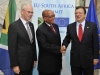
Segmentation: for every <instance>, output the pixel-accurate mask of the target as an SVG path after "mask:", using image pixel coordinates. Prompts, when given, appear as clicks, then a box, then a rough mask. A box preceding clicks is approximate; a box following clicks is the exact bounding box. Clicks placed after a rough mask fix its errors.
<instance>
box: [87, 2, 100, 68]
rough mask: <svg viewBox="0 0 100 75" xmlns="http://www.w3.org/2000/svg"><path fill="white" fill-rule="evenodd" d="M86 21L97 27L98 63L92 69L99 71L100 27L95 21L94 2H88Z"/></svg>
mask: <svg viewBox="0 0 100 75" xmlns="http://www.w3.org/2000/svg"><path fill="white" fill-rule="evenodd" d="M86 20H87V21H90V22H94V23H95V24H96V25H97V27H98V35H99V36H98V38H99V63H98V64H97V65H95V66H94V69H100V27H99V23H98V19H97V13H96V7H95V3H94V0H91V1H90V4H89V8H88V13H87V17H86Z"/></svg>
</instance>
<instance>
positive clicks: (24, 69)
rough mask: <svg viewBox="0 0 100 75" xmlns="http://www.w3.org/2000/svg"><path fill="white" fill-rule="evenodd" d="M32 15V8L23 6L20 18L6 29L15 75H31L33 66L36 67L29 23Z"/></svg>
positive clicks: (31, 29)
mask: <svg viewBox="0 0 100 75" xmlns="http://www.w3.org/2000/svg"><path fill="white" fill-rule="evenodd" d="M32 15H33V8H32V6H31V5H30V4H23V5H22V7H21V18H20V19H18V20H17V21H15V22H13V23H12V24H11V25H10V26H9V29H8V50H9V56H10V63H11V67H12V68H13V70H14V72H15V75H32V69H33V66H35V65H36V60H37V56H36V46H35V33H34V27H33V24H32V23H31V22H29V20H30V19H31V17H32Z"/></svg>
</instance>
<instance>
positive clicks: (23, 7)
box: [21, 3, 31, 10]
mask: <svg viewBox="0 0 100 75" xmlns="http://www.w3.org/2000/svg"><path fill="white" fill-rule="evenodd" d="M27 5H31V4H28V3H25V4H22V5H21V10H25V8H26V6H27Z"/></svg>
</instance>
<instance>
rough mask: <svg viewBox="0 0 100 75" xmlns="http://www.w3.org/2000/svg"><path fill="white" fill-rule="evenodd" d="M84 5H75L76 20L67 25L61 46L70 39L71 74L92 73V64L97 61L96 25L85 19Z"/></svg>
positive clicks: (90, 74) (87, 74)
mask: <svg viewBox="0 0 100 75" xmlns="http://www.w3.org/2000/svg"><path fill="white" fill-rule="evenodd" d="M85 17H86V10H85V8H84V7H81V6H79V7H76V10H75V18H76V22H74V23H71V24H69V25H68V26H67V33H66V36H65V39H64V40H63V44H62V45H63V46H65V47H66V48H67V46H68V44H69V43H70V41H71V51H70V65H71V72H72V75H82V72H83V73H84V75H93V72H94V65H96V64H97V63H98V58H99V47H98V46H99V43H98V33H97V25H96V24H94V23H92V22H89V21H86V20H85Z"/></svg>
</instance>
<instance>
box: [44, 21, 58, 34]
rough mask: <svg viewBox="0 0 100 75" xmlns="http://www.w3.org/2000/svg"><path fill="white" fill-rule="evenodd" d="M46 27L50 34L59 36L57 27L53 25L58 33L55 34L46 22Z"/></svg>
mask: <svg viewBox="0 0 100 75" xmlns="http://www.w3.org/2000/svg"><path fill="white" fill-rule="evenodd" d="M44 25H45V27H46V28H47V30H48V31H49V32H50V33H52V34H53V35H54V36H57V33H58V31H56V27H55V26H54V25H53V27H54V29H55V31H56V32H57V33H54V32H53V31H52V29H51V28H50V27H49V26H48V25H47V24H46V23H45V22H44Z"/></svg>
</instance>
